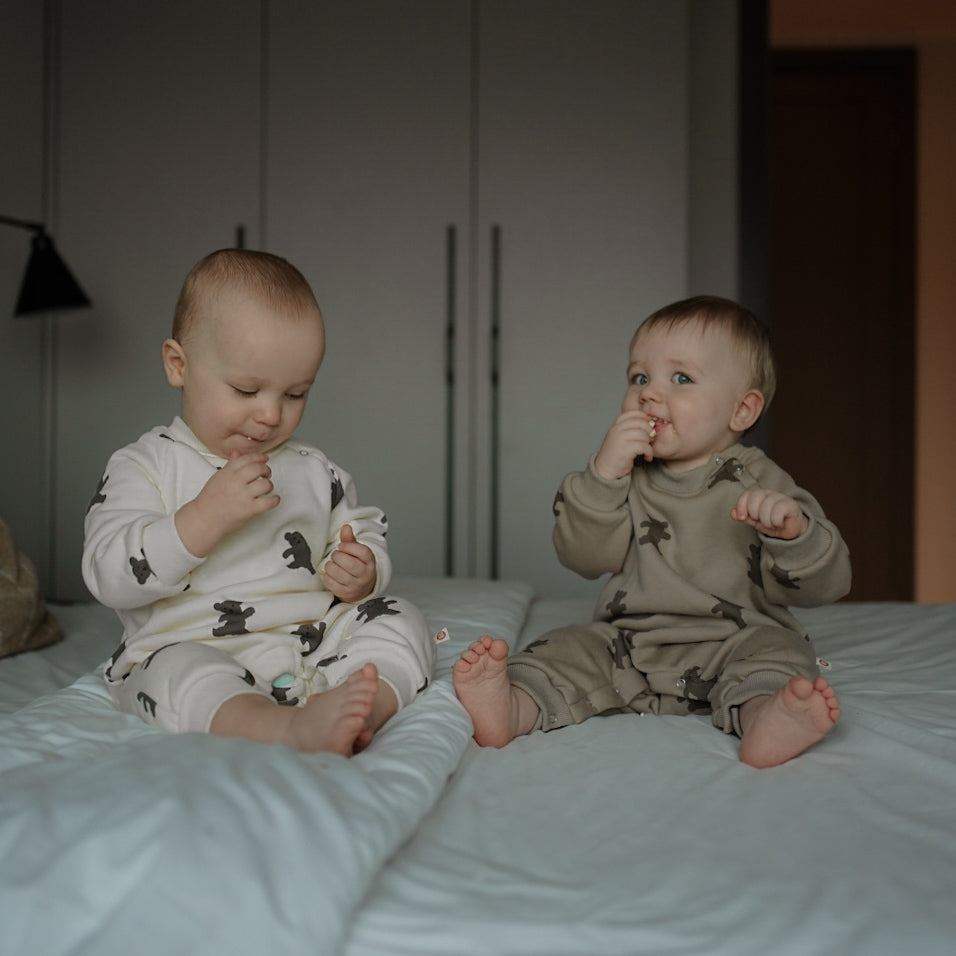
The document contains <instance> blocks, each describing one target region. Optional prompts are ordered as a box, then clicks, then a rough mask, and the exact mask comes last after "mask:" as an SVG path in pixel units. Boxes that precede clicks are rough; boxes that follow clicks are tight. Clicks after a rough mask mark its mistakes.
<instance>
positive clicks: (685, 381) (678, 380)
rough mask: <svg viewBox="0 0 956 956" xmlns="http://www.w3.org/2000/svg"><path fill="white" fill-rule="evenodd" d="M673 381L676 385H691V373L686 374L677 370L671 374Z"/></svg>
mask: <svg viewBox="0 0 956 956" xmlns="http://www.w3.org/2000/svg"><path fill="white" fill-rule="evenodd" d="M671 381H672V382H673V383H674V384H675V385H690V383H691V381H692V379H691V377H690V376H689V375H685V374H684V373H683V372H675V373H674V374H673V375H672V376H671Z"/></svg>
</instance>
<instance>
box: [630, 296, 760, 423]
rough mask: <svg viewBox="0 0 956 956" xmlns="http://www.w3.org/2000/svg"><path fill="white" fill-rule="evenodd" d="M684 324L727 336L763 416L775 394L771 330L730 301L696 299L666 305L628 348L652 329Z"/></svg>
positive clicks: (645, 325) (708, 297) (634, 338)
mask: <svg viewBox="0 0 956 956" xmlns="http://www.w3.org/2000/svg"><path fill="white" fill-rule="evenodd" d="M686 323H691V324H696V325H697V326H698V327H699V328H700V329H701V331H704V330H706V329H715V330H716V331H718V332H723V333H724V334H726V335H729V336H730V338H731V340H732V341H733V343H734V345H735V346H736V347H737V349H738V350H739V351H740V352H742V353H743V357H744V359H745V361H746V364H747V368H748V369H749V372H750V381H748V382H747V387H748V388H755V389H758V390H759V391H760V393H761V394H762V395H763V398H764V406H763V411H764V412H766V410H767V409H768V408H769V407H770V402H771V400H772V399H773V396H774V392H775V391H776V390H777V363H776V360H775V359H774V354H773V339H772V337H771V335H770V329H769V328H768V327H767V326H766V325H765V324H764V323H763V322H761V321H760V320H759V319H758V318H757V316H756V315H754V314H753V312H751V311H750V309H748V308H745V307H744V306H742V305H740V304H739V303H737V302H734V301H732V300H731V299H722V298H720V297H719V296H715V295H697V296H693V297H692V298H690V299H682V300H681V301H680V302H674V303H672V304H671V305H666V306H664V308H662V309H658V310H657V311H656V312H655V313H653V315H650V316H648V318H647V319H645V320H644V322H642V323H641V325H640V326H638V329H637V331H636V332H635V333H634V336H633V338H632V339H631V346H632V347H633V345H634V342H636V341H637V338H638V336H640V335H642V334H643V333H645V332H649V331H651V329H654V328H664V329H672V328H674V327H676V326H679V325H684V324H686Z"/></svg>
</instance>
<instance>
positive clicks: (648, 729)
mask: <svg viewBox="0 0 956 956" xmlns="http://www.w3.org/2000/svg"><path fill="white" fill-rule="evenodd" d="M590 612H591V608H590V606H589V605H588V604H587V603H584V602H574V601H563V602H560V601H559V602H547V603H543V604H541V603H539V604H536V605H535V607H534V609H533V612H532V616H531V618H530V620H529V622H528V625H527V627H526V630H525V632H524V634H523V635H522V637H521V642H522V643H524V642H527V641H528V640H531V639H533V638H535V637H537V636H539V635H540V634H541V633H543V632H544V631H546V630H547V629H549V628H550V627H553V626H558V625H560V624H562V623H569V622H572V621H578V620H587V619H588V618H589V616H590ZM799 613H800V616H801V618H802V619H803V620H804V622H805V623H806V625H807V627H808V628H809V630H810V633H812V634H813V636H814V639H815V641H816V645H817V650H818V653H820V654H821V655H822V656H825V657H827V658H828V659H829V663H830V668H831V669H830V671H829V672H828V676H829V678H830V680H831V681H832V682H833V683H834V685H835V686H836V687H837V688H838V691H839V694H840V696H841V702H842V704H843V716H842V720H841V722H840V723H839V724H838V726H837V727H836V728H835V729H834V731H833V732H832V734H831V735H830V736H829V737H828V738H827V739H826V740H824V741H823V742H822V743H821V744H819V745H818V746H817V747H815V748H814V749H812V750H811V751H809V752H808V753H806V754H804V755H803V756H801V757H800V758H798V759H797V760H794V761H791V762H790V763H788V764H786V765H784V766H781V767H777V768H773V769H770V770H754V769H752V768H749V767H747V766H744V765H742V764H740V763H739V762H738V760H737V755H736V754H737V742H736V740H735V739H734V738H732V737H728V736H724V735H723V734H721V733H720V732H718V731H716V730H715V729H713V728H712V727H711V725H710V723H709V720H708V719H707V718H704V717H654V716H643V717H640V716H613V717H603V718H596V719H593V720H591V721H588V722H587V723H585V724H582V725H579V726H576V727H570V728H566V729H563V730H559V731H555V732H552V733H546V734H544V733H539V734H533V735H530V736H528V737H524V738H521V739H519V740H516V741H514V742H513V743H512V744H510V745H509V746H508V747H506V748H504V749H503V750H489V749H481V748H478V747H476V746H475V745H474V744H473V743H472V744H471V745H470V746H469V749H468V751H467V753H466V755H465V758H464V760H463V762H462V765H461V766H460V767H459V769H458V771H457V772H456V774H455V775H454V777H453V778H452V780H451V782H450V783H449V785H448V788H447V789H446V792H445V794H444V796H443V798H442V799H441V801H439V802H438V803H437V804H436V806H435V807H434V808H433V809H432V810H431V811H430V812H429V813H428V814H427V815H426V817H425V819H424V821H423V822H422V824H421V826H420V827H419V830H418V832H417V834H416V837H415V839H414V840H413V841H411V842H410V843H408V844H406V845H405V846H404V847H403V848H402V849H401V850H400V851H399V853H398V854H396V856H395V857H394V858H393V859H392V860H391V861H390V862H389V864H388V865H387V866H386V867H385V868H384V869H383V870H382V872H381V873H380V874H379V876H378V878H377V880H376V881H375V883H374V884H373V886H372V889H371V891H370V893H369V896H368V898H367V899H366V902H365V905H364V906H363V907H362V909H361V910H360V912H359V913H358V914H357V916H356V921H355V924H354V926H353V928H352V930H351V933H350V935H349V939H348V946H347V948H346V952H347V953H348V954H349V956H373V954H382V953H390V954H406V956H413V954H414V956H420V954H430V953H434V954H451V953H454V954H459V956H467V954H474V956H486V954H491V953H494V954H544V953H547V954H568V956H581V954H595V953H625V954H650V956H665V954H667V956H671V954H687V956H699V954H701V953H708V954H712V956H713V954H721V956H748V954H752V956H766V954H769V953H772V954H774V956H815V954H820V956H900V954H909V956H952V954H953V953H954V952H956V901H954V890H956V606H952V605H951V606H945V607H914V606H910V605H902V604H899V605H897V604H886V605H884V604H873V605H838V606H836V607H833V608H828V609H819V610H814V611H809V612H803V611H801V612H799Z"/></svg>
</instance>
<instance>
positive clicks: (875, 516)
mask: <svg viewBox="0 0 956 956" xmlns="http://www.w3.org/2000/svg"><path fill="white" fill-rule="evenodd" d="M771 63H772V69H771V91H770V101H771V107H770V108H771V135H770V142H771V146H770V295H769V297H770V317H771V323H772V326H773V331H774V337H775V339H776V344H777V353H778V360H779V364H780V380H779V388H778V392H777V397H776V398H775V399H774V403H773V408H772V412H771V436H770V447H771V453H772V455H773V457H774V458H775V459H776V460H777V461H778V462H779V463H780V465H781V466H782V467H784V468H786V469H787V470H788V471H789V472H790V473H791V474H792V475H793V477H794V478H795V480H796V481H797V483H798V484H800V485H802V486H803V487H805V488H807V489H808V490H809V491H810V492H811V493H812V494H814V495H815V496H816V497H817V498H818V500H819V501H820V502H821V504H822V505H823V507H824V510H825V511H826V512H827V515H828V516H829V517H831V518H833V520H834V521H835V522H836V523H837V525H838V526H839V528H840V530H841V531H842V533H843V536H844V538H845V539H846V541H847V544H848V545H849V547H850V555H851V558H852V561H853V589H852V590H851V592H850V595H849V598H850V599H852V600H858V601H866V600H911V599H912V596H913V446H914V438H913V435H914V421H915V418H914V413H915V399H914V390H913V388H914V385H913V364H914V337H915V291H914V290H915V248H914V235H915V227H914V217H915V212H914V210H915V165H914V152H915V128H914V114H915V107H914V96H915V93H914V87H915V80H914V77H915V56H914V54H913V53H912V52H911V51H905V50H873V51H870V50H851V51H833V50H827V51H811V50H799V51H790V50H787V51H777V52H775V53H774V54H773V55H772V59H771Z"/></svg>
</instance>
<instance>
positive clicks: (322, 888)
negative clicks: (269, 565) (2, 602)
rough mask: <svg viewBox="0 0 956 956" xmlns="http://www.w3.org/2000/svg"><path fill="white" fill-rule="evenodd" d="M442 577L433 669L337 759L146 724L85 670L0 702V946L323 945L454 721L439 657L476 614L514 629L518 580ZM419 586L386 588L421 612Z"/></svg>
mask: <svg viewBox="0 0 956 956" xmlns="http://www.w3.org/2000/svg"><path fill="white" fill-rule="evenodd" d="M451 587H452V588H453V593H452V594H451V598H452V600H451V601H450V602H449V601H448V600H447V597H448V595H447V594H446V600H445V601H444V602H443V604H442V607H443V608H445V609H446V611H445V612H444V613H443V615H442V618H443V619H442V620H441V621H434V622H433V623H435V625H436V627H440V626H445V627H447V628H448V629H449V631H450V633H451V635H452V638H453V640H452V641H450V642H448V644H446V645H443V646H442V654H441V658H440V665H439V667H440V670H439V675H438V679H437V680H436V681H435V682H434V683H433V684H432V686H431V687H430V688H429V689H428V690H427V691H426V692H425V693H424V694H423V695H422V696H421V697H420V698H419V699H418V700H416V701H415V702H414V703H413V704H412V705H410V706H409V707H408V708H406V709H405V710H404V711H402V712H401V713H400V714H399V715H398V716H397V717H396V718H394V719H393V720H392V721H390V722H389V724H388V725H387V727H386V728H385V729H384V730H383V731H382V732H381V733H380V734H379V735H378V736H377V737H376V739H375V740H374V741H373V743H372V745H371V746H370V747H369V748H368V750H367V751H365V752H364V753H362V754H361V755H359V756H358V757H356V758H353V759H346V758H343V757H338V756H336V755H317V756H304V755H301V754H298V753H294V752H292V751H290V750H288V749H286V748H284V747H280V746H274V747H267V746H261V745H257V744H254V743H250V742H247V741H242V740H222V739H217V738H214V737H211V736H207V735H200V734H195V735H193V734H189V735H171V734H167V733H164V732H162V731H156V730H153V729H151V728H149V727H147V726H146V725H145V724H143V723H142V722H141V721H139V720H137V719H136V718H133V717H128V716H126V715H123V714H120V713H117V712H116V711H115V710H114V709H113V706H112V704H111V703H110V701H109V698H108V695H107V693H106V690H105V687H104V685H103V682H102V679H101V678H100V677H99V675H98V674H88V675H86V676H84V677H82V678H80V679H79V680H78V681H77V682H76V683H75V684H73V686H71V687H69V688H67V689H65V690H62V691H59V692H58V693H55V694H53V695H51V696H47V697H44V698H41V699H39V700H37V701H35V702H34V703H32V704H30V705H29V706H27V707H25V708H23V709H21V710H19V711H17V712H16V713H13V714H7V715H4V716H0V794H2V798H0V860H2V871H0V951H2V952H3V953H4V954H20V953H37V954H41V956H57V954H67V953H70V954H75V953H95V954H113V953H130V954H151V953H159V952H163V953H169V954H171V956H182V954H187V953H194V952H202V953H211V954H213V953H214V954H220V953H221V954H234V956H238V954H244V953H257V954H262V953H272V952H282V953H294V952H310V953H334V952H337V951H339V950H340V948H341V946H342V942H343V939H344V937H345V933H346V929H347V927H348V926H349V925H350V923H351V922H352V920H353V918H354V912H355V910H356V908H357V907H358V905H359V904H360V902H361V901H362V898H363V897H364V895H365V893H366V891H367V890H368V888H369V885H370V883H371V881H372V879H373V878H374V876H375V875H376V874H377V873H378V871H379V870H380V869H381V867H382V865H383V863H384V862H385V861H386V860H387V859H388V858H389V857H390V856H391V855H392V854H393V853H394V852H395V850H396V849H397V848H398V847H399V846H400V845H401V844H402V843H403V842H404V841H405V840H406V839H407V838H408V837H409V836H410V835H411V834H412V833H413V832H414V830H415V829H416V827H417V826H418V824H419V822H420V820H421V819H422V817H423V816H424V815H425V814H426V813H427V812H428V810H429V809H430V808H431V807H432V805H433V804H434V803H435V801H436V800H437V798H438V797H439V795H440V794H441V792H442V790H443V788H444V786H445V783H446V781H447V779H448V777H449V776H450V775H451V774H452V773H453V771H454V770H455V768H456V767H457V765H458V762H459V760H460V758H461V756H462V754H463V752H464V750H465V747H466V745H467V742H468V740H469V738H470V735H471V724H470V721H469V719H468V717H467V715H466V714H465V712H464V710H463V709H462V708H461V706H460V704H459V703H458V701H457V700H456V699H455V696H454V693H453V692H452V690H451V686H450V683H449V681H448V671H449V668H450V665H451V663H452V661H453V660H454V659H455V658H456V657H457V654H458V653H459V652H460V648H461V647H462V646H464V644H466V643H467V642H469V641H470V640H473V639H474V638H475V637H477V636H478V634H479V632H481V631H482V629H483V628H484V627H488V626H489V625H490V626H491V627H493V628H495V629H496V630H497V631H498V632H507V633H510V634H511V635H514V634H516V633H517V632H518V630H519V629H520V626H521V623H522V622H523V620H524V615H525V612H526V610H527V606H528V604H529V602H530V597H531V594H530V589H528V588H527V587H526V586H524V585H518V586H510V585H501V586H497V587H496V588H495V589H494V591H493V594H494V598H495V603H494V606H490V605H489V603H488V598H489V593H488V591H487V585H483V586H482V585H477V584H472V583H470V582H467V581H463V582H456V584H455V585H451ZM454 589H457V593H455V591H454ZM430 590H431V589H430V588H429V587H427V586H425V587H420V588H419V589H418V591H416V590H415V588H414V586H412V585H409V588H407V589H406V591H405V592H404V593H406V594H407V595H408V596H409V597H410V598H411V599H412V600H416V599H419V600H418V603H419V604H420V606H422V609H423V610H424V611H425V613H426V614H434V613H435V612H434V611H433V609H432V607H430V606H429V602H428V593H429V591H430ZM419 591H420V592H421V593H419ZM69 611H70V609H65V611H64V614H65V615H66V616H67V617H69ZM68 639H69V638H68ZM20 663H21V662H19V661H18V662H16V664H17V665H19V664H20Z"/></svg>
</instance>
